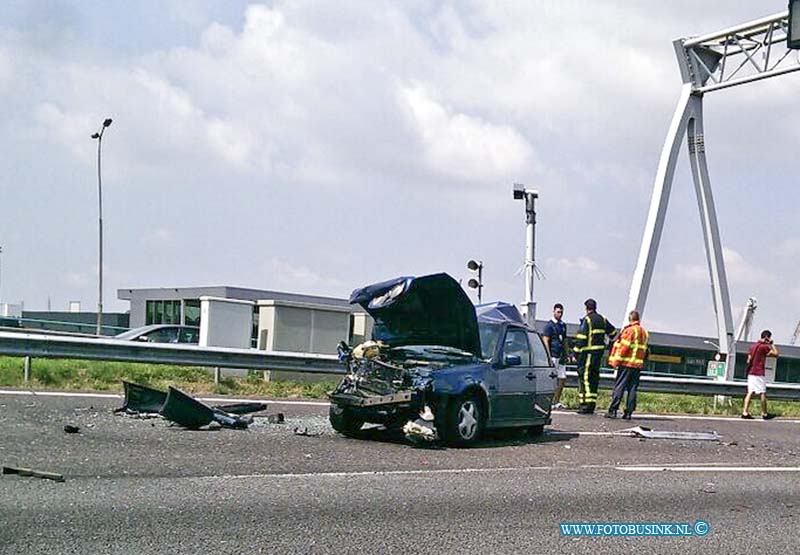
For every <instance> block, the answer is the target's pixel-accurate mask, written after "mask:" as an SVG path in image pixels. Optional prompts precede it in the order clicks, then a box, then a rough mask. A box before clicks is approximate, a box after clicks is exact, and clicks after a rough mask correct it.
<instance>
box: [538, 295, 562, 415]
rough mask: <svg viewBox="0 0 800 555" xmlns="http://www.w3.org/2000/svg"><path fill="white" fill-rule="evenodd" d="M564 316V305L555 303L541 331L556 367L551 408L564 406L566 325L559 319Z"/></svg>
mask: <svg viewBox="0 0 800 555" xmlns="http://www.w3.org/2000/svg"><path fill="white" fill-rule="evenodd" d="M563 316H564V305H562V304H561V303H556V304H555V305H554V306H553V319H552V320H550V321H549V322H547V324H545V326H544V331H543V332H542V339H544V344H545V345H546V346H547V349H548V350H549V351H550V357H551V358H552V359H553V365H554V366H555V367H556V374H557V375H558V376H557V380H558V381H557V383H556V391H555V393H553V408H554V409H563V408H566V407H565V406H564V404H563V403H562V402H561V392H562V391H563V389H564V384H565V383H566V381H567V366H566V362H567V349H566V348H565V347H566V345H565V344H566V341H567V325H566V324H565V323H564V322H562V321H561V318H562V317H563Z"/></svg>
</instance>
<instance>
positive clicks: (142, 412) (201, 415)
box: [114, 381, 283, 430]
mask: <svg viewBox="0 0 800 555" xmlns="http://www.w3.org/2000/svg"><path fill="white" fill-rule="evenodd" d="M122 384H123V387H124V389H125V401H124V403H123V405H122V407H120V408H118V409H115V410H114V412H115V413H125V414H128V415H131V416H136V417H140V418H142V417H155V416H159V415H160V416H163V417H164V418H166V419H167V420H169V421H171V422H174V423H175V424H178V425H179V426H183V427H185V428H189V429H198V428H202V427H203V426H206V425H208V424H210V423H211V422H216V423H217V424H219V425H221V426H222V427H223V428H231V429H236V430H244V429H247V427H248V426H249V425H250V424H251V423H252V421H253V419H252V416H248V415H249V414H250V413H254V412H259V411H262V410H265V409H266V408H267V404H266V403H261V402H252V403H231V404H226V405H217V406H209V405H206V404H205V403H203V402H201V401H198V400H197V399H195V398H194V397H192V396H190V395H188V394H187V393H184V392H183V391H181V390H180V389H177V388H175V387H172V386H170V387H169V390H168V391H166V392H164V391H161V390H158V389H154V388H152V387H147V386H144V385H139V384H135V383H132V382H127V381H123V382H122ZM280 417H281V421H282V419H283V415H282V414H280Z"/></svg>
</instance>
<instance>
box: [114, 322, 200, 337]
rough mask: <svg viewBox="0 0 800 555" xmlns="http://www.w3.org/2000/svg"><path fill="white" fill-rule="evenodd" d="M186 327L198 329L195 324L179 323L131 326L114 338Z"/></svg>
mask: <svg viewBox="0 0 800 555" xmlns="http://www.w3.org/2000/svg"><path fill="white" fill-rule="evenodd" d="M171 328H177V329H187V330H199V329H200V328H198V327H197V326H183V325H181V324H150V325H147V326H142V327H140V328H133V329H129V330H128V331H123V332H122V333H118V334H117V335H115V336H114V337H115V338H116V339H130V338H132V337H137V336H139V335H143V334H145V333H150V332H151V331H156V330H162V329H171Z"/></svg>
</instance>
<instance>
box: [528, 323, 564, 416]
mask: <svg viewBox="0 0 800 555" xmlns="http://www.w3.org/2000/svg"><path fill="white" fill-rule="evenodd" d="M528 342H529V344H530V346H531V357H532V359H533V360H532V365H533V373H534V375H535V376H536V379H535V380H534V382H535V383H536V392H535V396H534V400H535V401H534V404H533V408H534V411H535V415H536V416H537V417H547V415H549V414H550V407H551V405H552V403H553V394H554V393H555V391H556V378H557V374H556V369H555V367H554V366H553V361H552V359H551V358H550V355H549V354H548V352H547V348H546V347H545V346H544V341H542V338H541V336H540V335H539V334H538V333H536V332H533V331H531V332H528Z"/></svg>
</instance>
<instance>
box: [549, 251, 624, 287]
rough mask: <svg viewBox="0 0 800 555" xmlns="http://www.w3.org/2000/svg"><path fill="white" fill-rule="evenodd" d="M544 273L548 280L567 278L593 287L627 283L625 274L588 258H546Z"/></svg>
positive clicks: (606, 264)
mask: <svg viewBox="0 0 800 555" xmlns="http://www.w3.org/2000/svg"><path fill="white" fill-rule="evenodd" d="M544 271H545V274H546V275H547V276H548V278H550V277H551V276H552V277H560V278H565V277H568V278H572V279H574V280H575V281H578V282H581V281H584V283H586V284H592V285H593V286H596V285H597V284H617V283H623V282H627V281H628V277H627V276H626V275H625V274H622V273H621V272H618V271H616V270H614V269H612V268H611V267H610V266H609V264H608V263H600V262H598V261H597V260H595V259H594V258H591V257H589V256H576V257H574V258H568V257H561V258H548V259H546V260H545V266H544Z"/></svg>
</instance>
